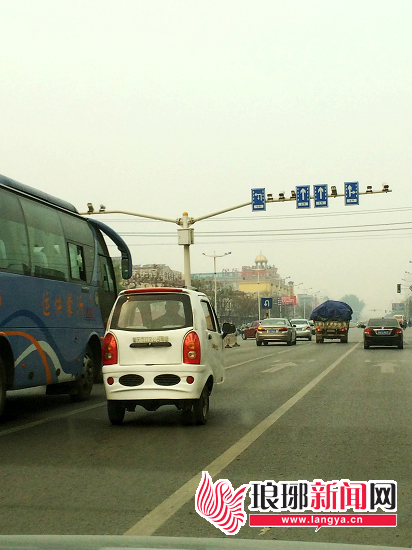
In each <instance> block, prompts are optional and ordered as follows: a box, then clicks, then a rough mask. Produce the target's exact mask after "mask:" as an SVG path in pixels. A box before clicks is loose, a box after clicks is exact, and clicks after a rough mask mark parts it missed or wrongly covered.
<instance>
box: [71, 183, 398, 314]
mask: <svg viewBox="0 0 412 550" xmlns="http://www.w3.org/2000/svg"><path fill="white" fill-rule="evenodd" d="M391 192H392V191H391V189H389V185H387V184H383V188H382V190H381V191H372V187H371V186H367V188H366V191H364V192H359V195H372V194H376V193H391ZM328 197H330V198H336V197H345V193H337V190H336V187H335V186H332V187H331V193H330V194H328ZM308 198H309V199H313V198H314V197H313V196H310V197H308ZM290 201H296V193H295V191H292V192H291V196H290V197H285V195H284V193H279V198H277V199H274V198H273V195H272V194H268V195H267V198H266V201H265V202H266V203H272V202H290ZM250 205H252V201H251V200H250V201H247V202H244V203H242V204H238V205H237V206H231V207H229V208H224V209H222V210H218V211H216V212H212V213H211V214H206V215H204V216H199V217H197V218H191V217H189V215H188V213H187V212H183V215H182V217H181V218H175V219H173V218H164V217H161V216H157V215H153V214H140V213H137V212H129V211H126V210H106V207H105V206H103V205H101V206H100V209H99V210H98V211H95V210H94V208H93V205H92V204H91V203H88V204H87V207H88V211H87V212H81V213H80V215H82V216H90V215H96V214H99V215H101V214H125V215H127V216H136V217H138V218H148V219H151V220H157V221H163V222H170V223H174V224H177V225H178V226H179V229H178V230H177V231H178V244H179V245H182V246H183V265H184V281H185V286H186V287H190V286H191V272H190V245H191V244H194V230H193V229H192V227H191V226H192V225H193V224H195V223H196V222H199V221H201V220H206V219H208V218H213V217H214V216H219V215H220V214H226V213H227V212H232V211H233V210H238V209H239V208H244V207H245V206H250ZM259 312H260V305H259Z"/></svg>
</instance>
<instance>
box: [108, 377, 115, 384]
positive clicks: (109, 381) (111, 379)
mask: <svg viewBox="0 0 412 550" xmlns="http://www.w3.org/2000/svg"><path fill="white" fill-rule="evenodd" d="M107 383H108V384H109V386H113V384H114V378H113V376H109V378H108V379H107Z"/></svg>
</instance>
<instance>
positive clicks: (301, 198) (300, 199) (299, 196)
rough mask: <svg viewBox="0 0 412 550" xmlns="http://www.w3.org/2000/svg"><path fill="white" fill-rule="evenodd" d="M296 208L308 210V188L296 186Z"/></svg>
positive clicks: (306, 186)
mask: <svg viewBox="0 0 412 550" xmlns="http://www.w3.org/2000/svg"><path fill="white" fill-rule="evenodd" d="M296 208H310V186H309V185H297V186H296Z"/></svg>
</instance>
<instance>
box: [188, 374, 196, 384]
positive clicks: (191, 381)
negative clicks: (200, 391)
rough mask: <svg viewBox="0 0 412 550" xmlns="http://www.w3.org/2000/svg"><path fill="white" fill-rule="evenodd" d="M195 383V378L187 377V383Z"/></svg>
mask: <svg viewBox="0 0 412 550" xmlns="http://www.w3.org/2000/svg"><path fill="white" fill-rule="evenodd" d="M194 381H195V379H194V378H193V376H187V377H186V382H187V383H188V384H193V382H194Z"/></svg>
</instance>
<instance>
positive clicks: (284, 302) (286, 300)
mask: <svg viewBox="0 0 412 550" xmlns="http://www.w3.org/2000/svg"><path fill="white" fill-rule="evenodd" d="M280 305H281V306H295V305H296V296H281V297H280Z"/></svg>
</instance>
